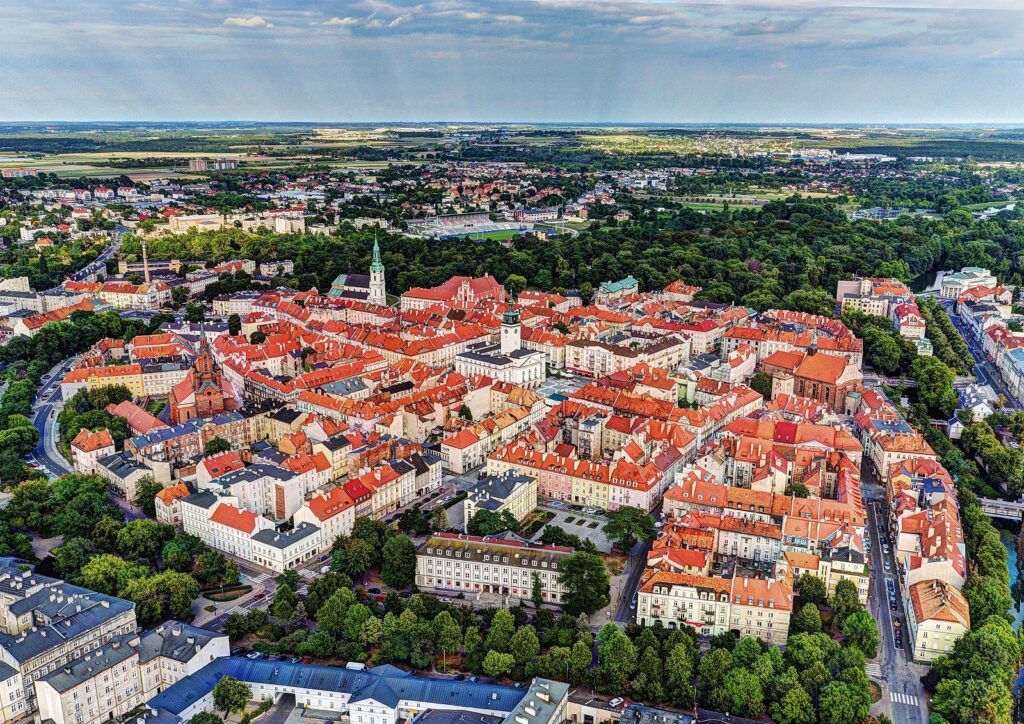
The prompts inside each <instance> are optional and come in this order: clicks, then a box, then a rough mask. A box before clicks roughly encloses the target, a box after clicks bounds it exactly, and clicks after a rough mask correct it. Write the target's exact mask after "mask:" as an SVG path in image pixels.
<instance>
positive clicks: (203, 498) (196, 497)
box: [181, 490, 219, 508]
mask: <svg viewBox="0 0 1024 724" xmlns="http://www.w3.org/2000/svg"><path fill="white" fill-rule="evenodd" d="M218 500H219V498H218V497H217V496H216V495H214V494H213V493H211V492H210V491H208V490H204V491H203V492H201V493H193V494H192V495H188V496H186V497H184V498H182V499H181V502H183V503H188V504H189V505H195V506H198V507H200V508H212V507H213V506H214V505H216V504H217V501H218Z"/></svg>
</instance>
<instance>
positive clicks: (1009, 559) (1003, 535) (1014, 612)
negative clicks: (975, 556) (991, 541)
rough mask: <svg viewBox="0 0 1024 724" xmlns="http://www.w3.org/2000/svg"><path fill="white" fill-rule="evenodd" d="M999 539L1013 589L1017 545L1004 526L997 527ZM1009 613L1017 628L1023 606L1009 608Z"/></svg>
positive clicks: (1023, 620) (1015, 578)
mask: <svg viewBox="0 0 1024 724" xmlns="http://www.w3.org/2000/svg"><path fill="white" fill-rule="evenodd" d="M999 540H1000V541H1002V543H1003V547H1005V548H1006V567H1007V568H1009V569H1010V590H1013V584H1014V583H1016V582H1017V577H1018V572H1017V545H1016V542H1015V540H1014V535H1013V531H1010V530H1006V529H1004V528H1000V529H999ZM1010 615H1011V616H1013V627H1014V628H1015V629H1019V628H1020V625H1021V623H1022V622H1024V606H1021V608H1020V609H1017V608H1013V609H1010Z"/></svg>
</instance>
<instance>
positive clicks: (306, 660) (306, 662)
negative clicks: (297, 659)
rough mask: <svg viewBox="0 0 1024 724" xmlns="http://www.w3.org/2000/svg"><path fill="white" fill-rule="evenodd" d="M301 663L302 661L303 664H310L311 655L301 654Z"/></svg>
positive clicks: (311, 660)
mask: <svg viewBox="0 0 1024 724" xmlns="http://www.w3.org/2000/svg"><path fill="white" fill-rule="evenodd" d="M302 663H304V664H311V663H313V657H312V656H303V657H302Z"/></svg>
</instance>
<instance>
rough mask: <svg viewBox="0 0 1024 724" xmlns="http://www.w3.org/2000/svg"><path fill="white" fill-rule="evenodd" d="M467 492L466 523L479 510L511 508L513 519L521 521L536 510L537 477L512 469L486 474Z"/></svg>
mask: <svg viewBox="0 0 1024 724" xmlns="http://www.w3.org/2000/svg"><path fill="white" fill-rule="evenodd" d="M466 493H467V496H466V499H465V500H464V501H462V520H463V521H465V522H467V523H468V522H469V520H470V519H471V518H472V517H473V516H474V515H476V512H477V511H478V510H487V511H490V512H491V513H502V512H504V511H508V512H509V514H510V515H512V517H513V518H515V519H516V520H518V521H522V520H523V519H524V518H526V516H528V515H529V514H530V513H532V512H533V511H534V510H536V509H537V478H534V477H530V476H529V475H519V474H517V473H516V472H515V471H512V470H507V471H505V472H504V473H501V474H498V475H486V476H484V477H483V478H481V479H480V480H479V481H478V482H477V483H476V484H474V485H473V486H472V487H470V488H469V489H468V490H467V491H466Z"/></svg>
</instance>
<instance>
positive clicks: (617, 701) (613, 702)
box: [608, 696, 626, 709]
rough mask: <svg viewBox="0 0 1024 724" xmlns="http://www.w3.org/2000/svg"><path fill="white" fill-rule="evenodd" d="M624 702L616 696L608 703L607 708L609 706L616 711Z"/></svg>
mask: <svg viewBox="0 0 1024 724" xmlns="http://www.w3.org/2000/svg"><path fill="white" fill-rule="evenodd" d="M624 701H626V700H625V699H623V698H622V697H621V696H617V697H615V698H614V699H612V700H611V701H609V702H608V706H610V707H611V708H612V709H618V708H619V707H620V706H622V704H623V702H624Z"/></svg>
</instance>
